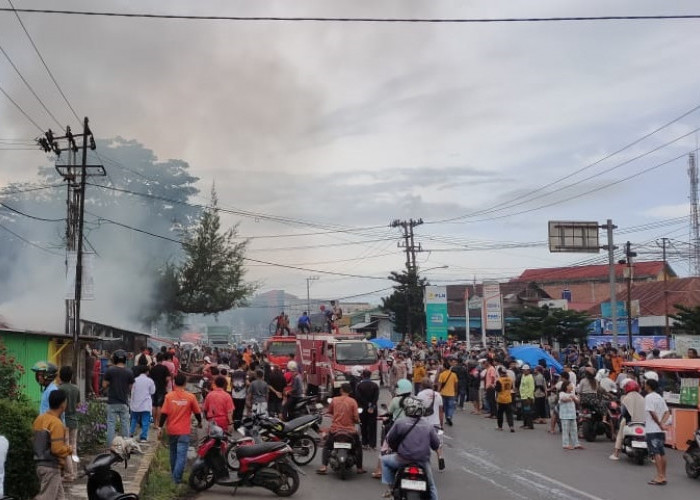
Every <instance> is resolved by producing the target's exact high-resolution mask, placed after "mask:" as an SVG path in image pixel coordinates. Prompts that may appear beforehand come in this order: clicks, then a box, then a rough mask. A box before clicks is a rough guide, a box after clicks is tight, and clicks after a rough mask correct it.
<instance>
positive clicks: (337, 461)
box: [327, 408, 362, 479]
mask: <svg viewBox="0 0 700 500" xmlns="http://www.w3.org/2000/svg"><path fill="white" fill-rule="evenodd" d="M357 411H358V412H359V413H362V408H359V409H358V410H357ZM357 436H358V434H357V432H351V431H348V432H336V433H334V434H333V450H332V451H331V454H330V457H329V458H328V465H330V467H331V469H333V471H334V472H337V473H338V475H339V476H340V479H346V478H347V477H348V473H349V472H350V471H351V470H352V468H353V467H355V466H356V465H357V463H356V462H357V461H356V457H357V453H358V449H357V446H359V442H360V440H359V439H357ZM327 439H330V435H329V436H328V438H327Z"/></svg>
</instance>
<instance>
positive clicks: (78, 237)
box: [38, 117, 106, 378]
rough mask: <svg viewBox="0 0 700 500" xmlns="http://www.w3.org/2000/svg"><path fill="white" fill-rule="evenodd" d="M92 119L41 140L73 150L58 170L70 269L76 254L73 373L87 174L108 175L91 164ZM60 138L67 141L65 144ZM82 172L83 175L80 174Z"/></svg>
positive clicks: (71, 303)
mask: <svg viewBox="0 0 700 500" xmlns="http://www.w3.org/2000/svg"><path fill="white" fill-rule="evenodd" d="M88 123H89V120H88V118H87V117H86V118H85V119H84V121H83V132H82V133H81V134H73V133H72V132H71V129H70V127H66V133H65V135H63V136H60V137H56V136H54V134H53V132H52V131H51V130H48V131H47V132H46V133H45V134H44V137H42V138H40V139H39V140H38V143H39V145H40V146H41V148H42V149H43V150H44V151H45V152H46V153H49V152H53V153H54V154H56V156H60V155H61V153H62V152H63V151H68V152H69V161H68V164H67V165H59V164H56V171H58V173H59V174H60V175H61V177H63V179H64V180H65V181H66V183H67V186H68V199H67V208H68V216H67V226H66V250H67V252H68V255H67V258H66V272H68V271H69V270H70V267H72V260H73V255H75V257H74V258H75V288H74V291H73V294H72V298H68V296H67V298H66V334H68V335H70V336H71V339H72V341H73V376H74V377H76V378H77V376H78V358H79V356H80V305H81V300H82V297H83V283H82V281H83V239H84V238H83V226H84V219H85V185H86V183H87V177H88V176H90V177H93V176H104V175H106V172H105V169H104V166H102V165H88V164H87V150H88V147H89V148H90V149H92V150H94V149H95V148H96V145H95V138H94V136H93V134H92V131H91V130H90V126H89V124H88ZM76 138H82V143H81V144H80V146H79V145H78V144H77V143H76ZM59 141H65V142H66V144H65V145H64V146H63V147H62V146H61V145H60V143H59ZM81 150H82V162H81V164H80V165H76V164H75V160H76V154H77V153H78V151H81ZM78 174H79V176H78Z"/></svg>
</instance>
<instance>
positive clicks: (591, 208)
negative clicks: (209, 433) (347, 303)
mask: <svg viewBox="0 0 700 500" xmlns="http://www.w3.org/2000/svg"><path fill="white" fill-rule="evenodd" d="M14 3H15V6H16V7H22V8H41V7H45V8H56V3H55V2H49V1H22V0H16V1H15V2H14ZM495 3H496V2H491V1H470V2H464V1H437V0H430V1H408V0H394V1H389V0H387V1H380V0H372V1H361V0H349V1H329V0H318V1H295V2H289V1H277V2H275V1H263V0H255V1H248V2H242V1H232V0H226V1H211V0H200V1H197V2H191V1H189V2H187V1H173V0H171V1H169V2H162V1H160V2H157V1H154V0H152V1H144V0H139V1H130V2H126V1H123V2H116V1H102V2H89V1H69V0H64V1H63V2H61V4H60V7H61V8H62V9H86V10H91V9H99V10H105V11H108V10H111V11H132V12H158V13H180V14H200V15H204V14H213V15H270V16H273V15H274V16H349V17H370V16H375V17H395V16H398V17H519V16H528V17H529V16H542V17H546V16H572V15H581V16H593V15H625V14H630V15H632V14H637V15H645V14H689V13H694V14H698V13H700V6H698V5H697V2H693V1H676V2H663V3H661V2H654V1H640V0H634V1H632V0H629V1H617V2H610V1H591V0H586V1H568V2H561V1H528V2H522V1H521V2H497V3H498V5H494V4H495ZM0 4H2V5H6V4H5V2H4V1H3V2H0ZM22 19H23V20H24V22H25V24H26V26H27V28H28V30H29V32H30V33H31V34H32V36H33V37H34V40H35V41H36V43H37V45H38V47H39V49H40V50H41V52H42V54H43V55H44V57H45V59H46V61H47V63H48V64H49V66H50V68H51V70H52V71H53V73H54V75H55V77H56V79H57V81H58V82H59V83H60V85H61V87H62V88H63V89H64V91H65V93H66V94H67V96H68V98H69V100H70V101H71V103H72V104H73V106H74V107H75V108H76V110H77V111H78V113H79V114H80V115H81V116H83V115H87V116H89V117H90V120H91V125H92V128H93V131H94V132H95V134H96V135H97V136H98V137H100V138H108V137H116V136H121V137H125V138H128V139H135V140H138V141H139V142H141V143H143V144H144V145H145V146H146V147H148V148H150V149H152V150H153V151H154V152H155V153H156V154H157V155H158V156H159V157H160V158H163V159H166V158H177V159H182V160H184V161H187V162H188V163H189V164H190V168H191V171H192V173H193V175H196V176H197V177H199V178H200V179H201V181H200V188H201V190H202V192H203V193H205V194H206V193H208V192H209V187H210V186H211V183H212V182H214V181H215V182H216V186H217V189H218V191H219V199H220V204H221V205H222V206H224V207H236V208H242V209H246V210H248V211H254V212H261V213H266V214H275V215H282V216H285V217H289V218H293V219H295V220H298V221H300V222H304V223H313V225H307V224H279V223H272V222H267V221H264V220H259V219H238V218H234V217H232V216H225V217H224V220H225V222H226V223H227V224H233V223H236V222H240V232H241V234H243V235H247V236H255V235H258V236H259V235H280V234H283V235H292V234H294V233H309V232H316V231H319V230H321V229H319V228H331V227H338V226H343V227H348V228H352V227H363V228H364V227H373V228H374V229H367V230H364V231H362V232H349V233H333V234H329V235H313V236H300V237H285V238H274V239H273V238H271V239H259V240H255V241H254V242H253V243H252V244H251V247H250V252H249V256H250V257H252V258H256V259H260V260H266V261H271V262H277V263H284V264H292V265H299V266H301V267H305V268H312V269H318V270H326V271H334V272H341V273H351V274H360V275H371V276H377V277H383V276H386V275H387V274H388V273H389V271H391V270H400V269H401V268H402V266H403V262H404V258H403V256H402V254H401V250H400V249H398V248H397V241H398V240H397V239H395V238H396V237H398V235H399V233H398V230H396V229H390V228H389V227H388V224H389V222H390V221H391V220H392V219H406V218H410V217H414V218H418V217H422V218H423V219H424V220H425V221H426V222H428V221H439V220H443V219H449V218H452V217H458V216H460V215H465V214H473V213H474V212H477V211H479V210H484V209H489V208H491V207H493V206H494V205H497V208H502V209H503V210H501V211H495V212H493V211H491V212H489V213H487V214H485V215H481V216H475V217H471V218H466V219H463V220H460V221H459V222H452V223H441V224H424V225H423V226H420V227H419V228H417V234H418V235H419V237H418V240H419V241H420V242H421V244H422V246H423V248H424V249H425V250H447V249H450V250H452V251H449V252H446V251H439V252H438V251H433V252H424V253H421V254H420V257H419V260H420V262H421V268H422V269H424V270H428V271H427V272H426V275H427V276H428V277H429V278H430V279H431V280H433V281H436V282H439V280H451V281H449V282H455V281H458V280H463V279H470V280H471V279H473V278H474V277H476V278H477V279H479V280H481V279H483V278H499V279H505V278H507V277H509V276H514V275H518V274H520V272H521V271H522V270H523V269H525V268H528V267H546V266H553V265H559V264H564V263H569V262H578V261H582V260H584V259H587V258H589V257H590V256H587V255H573V256H572V255H564V256H562V255H551V254H549V252H548V251H547V248H546V247H545V246H540V247H534V248H505V249H503V248H499V245H492V244H491V243H488V246H489V249H487V250H482V251H477V249H479V248H484V245H487V243H485V242H509V243H511V242H528V243H532V242H543V241H545V240H546V237H547V234H546V231H547V221H548V220H550V219H572V220H597V221H601V222H604V220H605V219H607V218H613V219H614V221H615V223H616V224H617V225H618V226H619V227H620V230H624V229H625V228H630V227H634V226H638V225H642V224H647V223H652V222H656V221H663V220H666V219H668V218H671V217H680V216H684V215H686V214H687V213H688V208H687V202H688V181H687V174H686V169H687V158H685V157H682V158H680V159H678V160H676V161H674V162H671V163H669V164H668V165H665V166H662V167H659V168H657V169H653V170H651V171H650V172H648V173H645V174H643V175H640V176H638V177H636V178H634V179H631V180H627V181H624V182H619V183H618V184H615V185H613V186H611V187H606V186H610V184H611V183H613V182H616V181H621V180H623V179H625V178H627V177H629V176H631V175H633V174H635V173H639V172H642V171H644V170H645V169H649V168H651V167H654V166H655V165H657V164H660V163H662V162H665V161H668V160H670V159H672V158H675V157H678V156H680V155H683V154H684V153H687V152H690V151H692V150H694V149H695V148H696V144H697V141H698V137H697V134H696V133H692V131H693V130H694V129H695V128H697V127H700V111H698V112H695V113H693V114H690V115H689V116H687V117H686V118H684V119H682V120H680V121H679V122H677V123H676V124H674V125H673V126H671V127H668V128H666V129H664V130H662V131H660V132H659V133H657V134H655V135H653V136H652V137H650V138H649V139H647V140H645V141H643V142H641V143H639V144H637V145H635V146H634V147H632V148H630V149H628V150H627V151H625V152H624V153H621V154H619V155H616V156H614V157H612V158H610V159H609V160H606V161H605V162H602V163H600V164H597V165H595V166H593V167H591V168H589V169H586V170H585V171H583V172H581V173H580V174H578V175H576V176H573V177H569V178H567V179H565V180H564V181H562V182H561V183H559V184H556V185H553V186H551V187H550V188H548V189H547V190H544V191H538V192H537V193H535V194H533V195H531V198H535V197H536V199H534V200H531V198H528V197H524V195H527V194H528V193H529V192H530V191H532V190H535V189H537V188H540V187H541V186H543V185H546V184H548V183H550V182H552V181H554V180H557V179H559V178H560V177H564V176H567V175H569V174H571V173H573V172H575V171H577V170H578V169H581V168H583V167H585V166H587V165H589V164H590V163H592V162H594V161H596V160H598V159H600V158H602V157H604V156H606V155H607V154H609V153H612V152H614V151H616V150H617V149H619V148H621V147H622V146H624V145H626V144H628V143H630V142H632V141H634V140H636V139H638V138H640V137H642V136H644V135H645V134H647V133H649V132H651V131H653V130H654V129H656V128H657V127H659V126H661V125H663V124H665V123H666V122H669V121H671V120H673V119H674V118H676V117H678V116H680V115H682V114H683V113H685V112H686V111H688V110H690V109H692V108H693V107H695V106H696V105H698V104H700V92H698V89H699V88H700V87H699V86H698V83H699V82H698V80H699V77H700V69H699V67H698V64H697V54H699V53H700V37H698V36H697V34H698V32H699V30H700V20H683V21H634V22H631V21H627V22H622V21H606V22H580V23H530V24H526V23H517V24H516V23H509V24H430V25H429V24H371V23H367V24H362V23H342V24H341V23H309V22H288V23H280V22H226V21H183V20H180V21H174V20H148V19H120V18H102V17H73V16H53V15H42V14H28V13H27V14H22ZM0 45H2V47H3V48H4V49H5V50H6V51H7V53H8V54H9V55H10V56H11V57H12V58H13V60H14V61H15V63H16V64H17V66H18V67H19V68H20V70H21V71H22V73H23V74H24V75H25V77H26V78H27V79H28V81H30V83H31V84H32V85H33V86H34V87H35V89H36V90H37V92H38V94H39V95H40V96H41V97H42V98H43V99H44V100H45V102H46V103H47V105H48V107H49V108H50V109H51V110H52V112H53V113H54V114H55V115H56V116H57V117H58V118H59V120H60V121H61V123H64V122H65V123H71V124H72V125H74V126H75V125H76V124H75V123H73V122H71V121H70V120H71V118H72V117H71V114H70V112H69V110H68V108H67V107H66V105H65V103H63V101H62V99H61V98H60V96H59V95H58V93H57V91H56V90H55V88H54V87H53V85H52V83H51V81H50V80H49V78H48V75H47V74H46V72H45V70H44V69H43V67H42V66H41V64H40V62H39V61H38V59H37V56H36V54H35V53H34V52H33V50H32V48H31V46H30V44H29V42H28V40H27V38H26V37H25V35H24V33H23V32H22V30H21V27H20V26H19V24H18V23H17V20H16V18H15V17H14V15H13V14H12V13H8V12H0ZM0 85H1V86H2V87H3V88H4V89H5V90H6V91H7V92H8V93H9V94H10V95H11V96H12V97H13V98H14V99H15V100H16V101H17V102H18V103H20V105H21V106H22V107H23V108H24V109H25V110H26V111H27V112H28V113H29V114H30V115H31V116H32V118H33V119H34V120H35V121H37V123H38V124H40V125H41V127H42V128H49V127H54V128H55V124H54V123H53V122H52V120H51V119H50V118H49V117H48V115H47V114H46V113H45V112H44V111H43V110H42V108H41V107H40V105H39V104H38V103H37V102H36V100H35V99H34V98H33V97H32V96H31V94H30V93H29V92H28V91H27V89H26V88H24V87H23V85H22V83H21V81H20V80H19V79H18V78H17V77H16V75H15V74H14V72H13V71H12V69H11V67H10V66H9V64H8V63H7V61H6V60H5V59H4V58H0ZM37 133H38V131H37V130H36V129H35V128H34V127H33V126H32V125H31V124H30V123H29V122H28V121H27V120H26V119H25V117H23V116H22V115H21V114H20V113H19V112H17V110H16V109H14V107H13V106H12V105H11V104H10V103H9V102H8V100H7V99H5V98H4V97H3V96H0V139H27V138H32V137H35V136H36V135H37ZM684 134H689V135H688V136H687V137H686V138H685V139H680V140H678V141H677V142H675V143H674V144H672V145H671V146H668V147H663V148H661V149H659V150H658V151H657V152H654V153H651V154H648V155H647V156H645V157H643V158H641V159H639V160H635V161H631V162H629V163H628V164H625V165H622V166H620V167H619V168H616V169H614V170H611V171H608V170H609V169H611V168H613V167H615V166H617V165H619V164H620V163H622V162H624V161H625V160H628V159H630V158H633V157H636V156H638V155H640V154H643V153H646V152H648V151H651V150H652V149H654V148H656V147H658V146H660V145H663V144H665V143H667V142H669V141H672V140H674V139H676V138H678V137H680V136H682V135H684ZM0 149H7V148H6V147H5V145H0ZM46 162H47V160H46V157H45V155H43V154H42V153H40V152H22V151H2V150H0V185H5V184H6V183H8V182H12V181H24V180H34V172H35V170H36V167H37V166H39V165H41V164H46ZM110 168H117V167H113V166H112V167H110ZM596 174H600V175H597V176H595V177H592V178H590V179H588V177H591V176H594V175H596ZM574 182H576V183H577V184H576V185H574V186H572V187H570V188H568V189H565V186H567V185H568V184H571V183H574ZM592 190H595V191H594V192H593V193H590V194H586V195H583V196H578V195H581V194H583V193H586V192H588V191H592ZM577 196H578V197H577ZM513 200H515V201H513ZM528 200H531V201H528ZM199 201H205V199H204V198H203V199H202V200H199ZM515 204H517V205H516V206H512V207H510V205H515ZM543 205H551V206H547V207H545V208H542V209H537V208H539V207H542V206H543ZM533 209H536V210H533ZM519 212H525V213H519ZM512 214H515V215H512ZM500 216H506V217H500ZM494 217H500V218H494ZM483 219H490V220H483ZM474 221H477V222H474ZM32 223H35V222H33V221H29V220H28V221H26V224H32ZM17 231H18V232H21V227H19V228H17ZM660 236H669V237H672V238H677V239H679V240H687V239H688V227H687V224H686V223H684V222H683V221H677V222H676V224H675V225H666V226H663V227H657V228H656V229H653V230H649V231H646V232H635V233H629V234H624V235H620V236H619V239H620V241H621V242H624V241H625V240H627V239H630V240H632V241H633V242H634V243H650V242H653V240H654V239H655V238H657V237H660ZM446 239H450V241H451V243H445V240H446ZM347 243H352V244H347ZM346 244H347V245H346ZM310 245H318V246H319V247H318V248H303V249H296V250H295V249H294V248H295V247H300V246H304V247H306V246H310ZM328 245H333V246H328ZM459 245H463V246H464V245H466V247H467V249H464V247H462V250H460V246H459ZM491 246H495V248H490V247H491ZM290 248H291V249H290ZM469 248H471V251H468V250H469ZM40 255H41V254H39V255H38V256H37V258H39V257H40ZM96 265H97V266H99V261H98V262H97V263H96ZM443 265H449V268H448V269H438V270H430V269H431V268H434V267H438V266H443ZM674 266H675V267H676V268H677V270H678V271H679V272H680V273H687V272H688V269H687V264H686V263H684V262H678V263H674ZM312 274H318V273H312V272H307V271H293V270H287V269H280V268H270V267H266V266H252V267H250V271H249V277H250V278H251V279H255V280H259V281H261V282H262V283H263V287H262V290H263V291H264V290H267V289H272V288H284V289H285V290H287V291H288V292H290V293H295V294H298V295H301V296H305V294H306V281H305V278H306V277H308V276H309V275H312ZM318 275H319V276H321V279H320V280H319V281H316V282H314V283H313V285H312V293H311V295H312V296H316V297H345V296H349V295H353V294H363V293H366V292H369V291H372V290H377V289H380V288H383V287H386V286H389V282H386V281H381V280H372V279H359V278H345V277H338V276H335V277H334V276H324V275H321V274H318ZM446 282H447V281H446ZM98 289H99V284H98ZM378 295H381V294H374V295H367V296H363V297H359V298H358V300H376V298H377V296H378Z"/></svg>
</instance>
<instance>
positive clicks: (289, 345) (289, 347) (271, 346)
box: [263, 335, 299, 370]
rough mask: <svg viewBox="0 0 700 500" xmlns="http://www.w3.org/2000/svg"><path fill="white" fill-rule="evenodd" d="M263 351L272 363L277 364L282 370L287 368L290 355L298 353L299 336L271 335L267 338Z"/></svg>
mask: <svg viewBox="0 0 700 500" xmlns="http://www.w3.org/2000/svg"><path fill="white" fill-rule="evenodd" d="M263 352H264V353H265V355H266V356H267V360H268V361H269V362H270V363H271V364H273V365H276V366H277V367H278V368H279V369H280V370H286V369H287V363H288V362H289V360H290V359H291V358H290V357H289V356H290V355H292V354H294V355H295V356H296V355H297V338H296V337H295V336H293V335H290V336H274V337H270V338H268V339H266V340H265V344H264V346H263ZM295 359H299V358H298V357H297V358H295Z"/></svg>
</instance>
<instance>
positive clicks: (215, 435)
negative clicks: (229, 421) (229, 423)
mask: <svg viewBox="0 0 700 500" xmlns="http://www.w3.org/2000/svg"><path fill="white" fill-rule="evenodd" d="M209 437H210V438H212V439H223V438H224V430H223V429H222V428H221V427H219V426H218V425H216V424H214V423H212V424H211V427H209Z"/></svg>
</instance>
